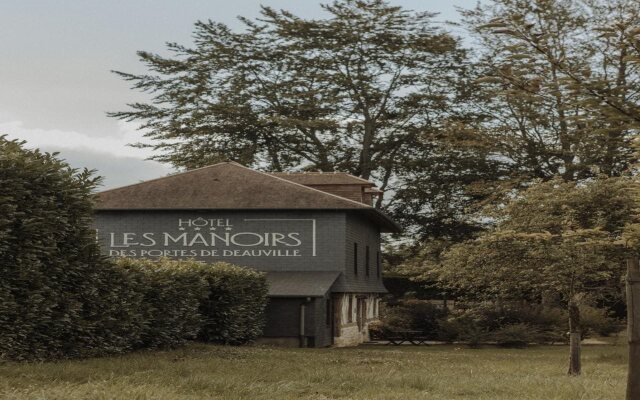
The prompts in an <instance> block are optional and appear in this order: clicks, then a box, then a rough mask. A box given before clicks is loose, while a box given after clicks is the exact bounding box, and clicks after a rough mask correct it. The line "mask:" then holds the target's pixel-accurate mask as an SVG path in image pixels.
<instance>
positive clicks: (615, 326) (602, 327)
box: [580, 306, 623, 338]
mask: <svg viewBox="0 0 640 400" xmlns="http://www.w3.org/2000/svg"><path fill="white" fill-rule="evenodd" d="M611 314H612V313H611V312H610V311H608V310H606V309H602V308H595V307H590V306H582V307H580V323H581V325H582V337H583V338H588V337H590V336H592V335H594V334H596V335H599V336H605V337H606V336H609V335H611V334H613V333H618V332H620V331H621V330H622V329H623V326H622V323H621V322H620V320H618V319H617V318H614V317H612V316H611Z"/></svg>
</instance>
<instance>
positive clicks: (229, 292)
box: [190, 263, 269, 344]
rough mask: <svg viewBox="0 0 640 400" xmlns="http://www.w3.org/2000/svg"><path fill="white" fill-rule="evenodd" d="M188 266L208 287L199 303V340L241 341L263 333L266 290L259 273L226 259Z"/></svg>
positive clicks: (266, 286)
mask: <svg viewBox="0 0 640 400" xmlns="http://www.w3.org/2000/svg"><path fill="white" fill-rule="evenodd" d="M190 267H191V268H194V269H195V270H197V271H198V272H199V273H200V274H201V275H202V277H203V278H204V279H205V280H206V282H207V284H208V287H209V296H208V297H206V298H205V299H204V300H203V301H202V302H201V303H200V313H201V315H202V316H203V323H202V327H201V329H200V333H199V335H198V337H199V338H200V339H201V340H204V341H209V342H217V343H224V344H242V343H246V342H249V341H252V340H254V339H255V338H256V337H258V336H259V335H260V334H261V333H262V329H263V328H264V323H265V314H264V311H265V307H266V305H267V293H268V291H269V288H268V285H267V281H266V279H265V277H264V275H263V274H262V273H260V272H257V271H254V270H251V269H247V268H241V267H238V266H235V265H231V264H228V263H216V264H213V266H210V265H206V264H201V263H193V264H192V265H191V266H190ZM212 267H213V268H212Z"/></svg>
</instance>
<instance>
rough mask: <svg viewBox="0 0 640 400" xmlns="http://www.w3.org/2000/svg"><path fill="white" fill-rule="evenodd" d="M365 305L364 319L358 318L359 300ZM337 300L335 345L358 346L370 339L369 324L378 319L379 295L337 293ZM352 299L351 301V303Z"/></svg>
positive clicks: (335, 296)
mask: <svg viewBox="0 0 640 400" xmlns="http://www.w3.org/2000/svg"><path fill="white" fill-rule="evenodd" d="M359 299H361V301H362V303H361V304H363V305H364V311H365V312H364V313H362V321H359V320H358V319H359V318H358V300H359ZM334 301H335V302H336V305H337V307H336V315H335V321H336V322H335V324H336V329H335V332H334V335H335V336H334V339H333V342H334V345H335V346H336V347H346V346H357V345H358V344H360V343H364V342H367V341H369V329H368V327H369V324H370V323H371V322H373V321H376V320H378V313H379V308H380V307H379V302H380V299H379V295H377V294H368V295H362V294H359V293H343V294H335V295H334ZM350 301H351V303H350Z"/></svg>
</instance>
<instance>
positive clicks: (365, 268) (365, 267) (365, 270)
mask: <svg viewBox="0 0 640 400" xmlns="http://www.w3.org/2000/svg"><path fill="white" fill-rule="evenodd" d="M364 272H365V273H366V275H367V276H369V246H366V247H365V253H364Z"/></svg>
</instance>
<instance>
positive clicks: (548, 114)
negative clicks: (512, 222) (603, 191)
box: [464, 0, 640, 180]
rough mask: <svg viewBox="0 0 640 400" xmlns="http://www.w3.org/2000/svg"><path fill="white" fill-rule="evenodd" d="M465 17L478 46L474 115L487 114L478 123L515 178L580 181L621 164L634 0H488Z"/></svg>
mask: <svg viewBox="0 0 640 400" xmlns="http://www.w3.org/2000/svg"><path fill="white" fill-rule="evenodd" d="M464 15H465V17H466V23H467V25H468V26H469V27H470V29H471V30H472V31H473V32H474V33H475V34H476V36H477V37H478V39H479V43H480V49H481V59H480V61H479V65H480V66H481V68H482V69H483V73H482V75H483V76H482V77H481V78H480V79H479V80H478V81H479V83H480V84H482V85H483V87H484V90H483V91H484V93H485V94H486V97H485V100H486V101H485V102H481V103H478V104H480V105H481V107H480V110H479V112H484V113H486V114H490V115H492V116H494V117H492V118H488V119H487V120H486V123H485V126H487V128H490V129H493V133H492V135H493V136H494V137H495V140H496V143H497V147H498V148H501V149H502V154H503V155H504V156H505V157H508V158H509V159H511V160H513V162H514V163H516V164H518V165H520V166H521V167H520V169H521V171H522V173H523V174H525V175H526V176H529V177H538V178H543V179H549V177H551V176H554V175H556V174H560V175H562V177H563V179H565V180H580V179H585V178H587V177H591V176H594V175H597V174H605V175H607V176H620V175H621V174H623V173H624V172H625V170H626V169H627V168H629V166H630V165H631V164H632V163H633V162H634V160H635V159H636V158H637V157H635V155H634V154H633V152H632V149H631V140H632V139H633V137H634V130H633V128H634V126H637V124H636V122H638V121H640V120H638V119H637V118H636V117H634V116H633V115H634V114H635V115H636V116H637V111H638V108H637V101H638V91H637V89H638V83H639V82H640V81H639V79H638V78H639V77H638V69H637V65H636V64H634V62H633V58H632V57H630V56H629V55H630V54H631V52H632V51H633V49H634V41H633V40H631V39H630V33H631V32H632V30H633V28H634V27H636V26H637V24H638V22H640V19H639V18H640V6H639V5H638V4H637V2H629V1H625V0H620V1H613V2H610V1H600V0H589V1H586V2H579V1H576V0H560V1H548V0H535V1H524V0H495V1H493V2H491V3H489V4H487V5H484V6H478V7H477V8H476V9H474V10H468V11H466V12H464ZM635 45H637V41H636V43H635ZM621 113H622V114H621Z"/></svg>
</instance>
